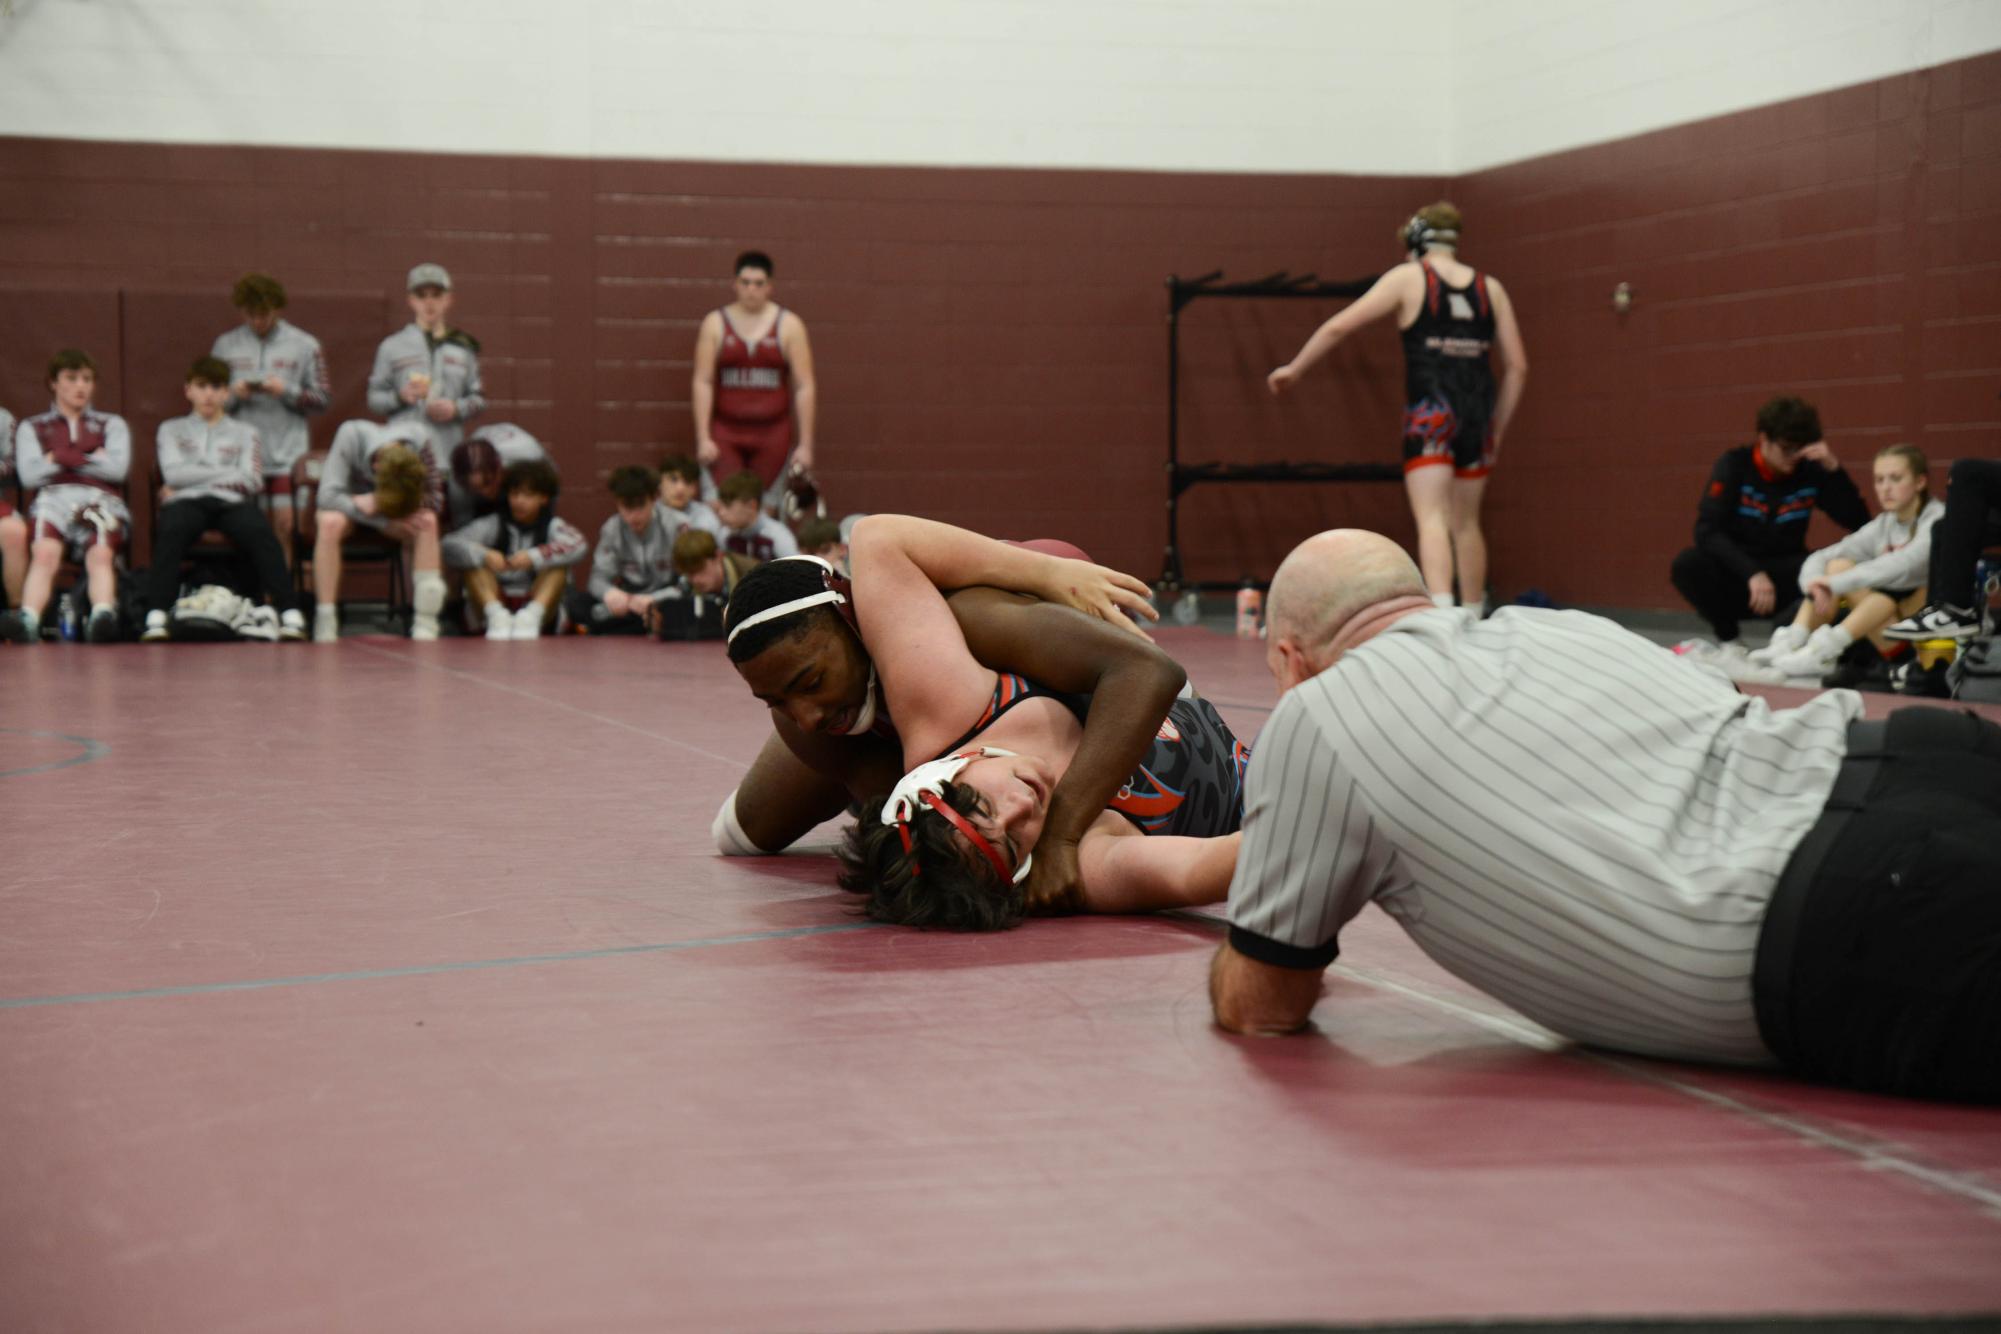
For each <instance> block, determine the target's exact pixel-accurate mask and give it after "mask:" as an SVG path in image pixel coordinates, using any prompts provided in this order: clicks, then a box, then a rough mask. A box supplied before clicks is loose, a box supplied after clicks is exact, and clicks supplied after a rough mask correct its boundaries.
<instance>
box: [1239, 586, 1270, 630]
mask: <svg viewBox="0 0 2001 1334" xmlns="http://www.w3.org/2000/svg"><path fill="white" fill-rule="evenodd" d="M1264 609H1265V596H1264V594H1263V593H1260V592H1259V591H1258V586H1257V584H1256V582H1255V581H1253V580H1250V579H1246V580H1244V586H1243V587H1242V588H1240V589H1238V590H1237V638H1239V639H1256V638H1258V622H1259V621H1260V620H1261V619H1263V616H1264Z"/></svg>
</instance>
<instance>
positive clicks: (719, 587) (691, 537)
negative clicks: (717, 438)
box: [674, 474, 763, 600]
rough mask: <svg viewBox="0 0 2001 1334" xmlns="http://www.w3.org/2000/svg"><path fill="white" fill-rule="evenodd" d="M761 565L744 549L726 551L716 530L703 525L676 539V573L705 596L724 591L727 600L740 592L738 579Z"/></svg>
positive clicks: (683, 532) (688, 530) (688, 529)
mask: <svg viewBox="0 0 2001 1334" xmlns="http://www.w3.org/2000/svg"><path fill="white" fill-rule="evenodd" d="M753 475H755V474H753ZM761 564H763V562H762V561H759V560H757V559H755V558H753V557H750V556H746V555H743V554H741V553H740V552H735V551H724V550H723V549H722V548H720V547H718V546H717V545H716V539H715V535H714V534H713V533H705V532H703V531H702V530H701V529H699V528H683V529H682V530H681V532H680V534H679V535H678V536H676V537H675V539H674V572H675V573H676V574H678V575H680V576H681V577H682V578H683V579H686V580H687V581H688V587H689V588H691V589H693V590H694V591H695V592H697V593H700V594H701V595H703V596H704V597H714V596H716V595H717V594H720V595H722V597H723V598H724V599H725V600H727V599H728V597H729V595H730V594H732V593H734V592H736V586H737V581H738V580H740V579H742V578H743V577H744V576H745V575H746V574H749V573H750V572H751V571H752V570H754V569H756V568H757V567H758V566H759V565H761Z"/></svg>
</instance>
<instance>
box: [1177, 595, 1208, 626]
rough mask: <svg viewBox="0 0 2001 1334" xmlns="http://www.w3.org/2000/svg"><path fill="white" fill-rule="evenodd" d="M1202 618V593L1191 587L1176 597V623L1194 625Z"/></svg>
mask: <svg viewBox="0 0 2001 1334" xmlns="http://www.w3.org/2000/svg"><path fill="white" fill-rule="evenodd" d="M1201 619H1202V595H1201V594H1200V593H1197V592H1195V591H1194V590H1193V589H1190V590H1189V591H1188V592H1186V593H1183V594H1182V595H1181V596H1180V597H1178V598H1176V599H1174V623H1175V624H1176V625H1193V624H1195V622H1197V621H1199V620H1201Z"/></svg>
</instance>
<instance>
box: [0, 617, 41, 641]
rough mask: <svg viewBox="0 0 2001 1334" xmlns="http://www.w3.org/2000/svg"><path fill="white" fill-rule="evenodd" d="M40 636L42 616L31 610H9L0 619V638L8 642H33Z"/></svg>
mask: <svg viewBox="0 0 2001 1334" xmlns="http://www.w3.org/2000/svg"><path fill="white" fill-rule="evenodd" d="M41 637H42V618H41V617H39V616H37V615H35V613H33V612H31V611H10V612H8V613H7V615H6V617H5V618H4V619H0V638H4V639H5V640H6V641H7V642H8V643H10V644H33V643H35V642H37V641H38V640H40V639H41Z"/></svg>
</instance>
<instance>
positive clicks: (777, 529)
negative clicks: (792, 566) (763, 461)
mask: <svg viewBox="0 0 2001 1334" xmlns="http://www.w3.org/2000/svg"><path fill="white" fill-rule="evenodd" d="M716 518H717V519H718V520H720V521H721V523H722V526H723V531H722V546H723V548H724V549H725V550H727V551H734V552H736V553H737V554H738V555H742V556H749V557H750V558H751V559H753V560H756V561H767V560H777V559H778V558H779V557H780V556H796V555H798V554H799V541H798V539H797V538H795V537H793V536H792V530H791V529H789V528H787V527H786V526H785V525H784V524H782V523H780V522H778V520H776V519H774V518H772V517H771V516H770V515H769V514H766V513H765V512H764V481H763V479H762V478H760V477H759V476H758V475H757V474H756V473H754V472H752V471H750V470H749V469H748V468H746V469H745V470H744V471H742V472H740V473H737V474H736V475H734V476H732V477H728V478H725V479H724V480H723V484H722V485H721V486H720V487H718V488H717V490H716Z"/></svg>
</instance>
